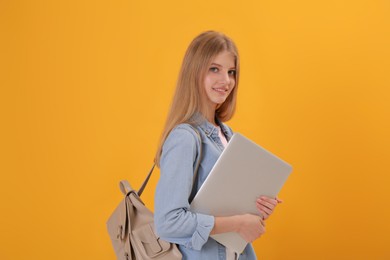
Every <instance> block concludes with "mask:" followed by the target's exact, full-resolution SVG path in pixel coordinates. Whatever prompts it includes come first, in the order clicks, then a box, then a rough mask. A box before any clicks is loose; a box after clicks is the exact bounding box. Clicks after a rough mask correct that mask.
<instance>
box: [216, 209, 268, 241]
mask: <svg viewBox="0 0 390 260" xmlns="http://www.w3.org/2000/svg"><path fill="white" fill-rule="evenodd" d="M226 232H237V233H238V234H240V236H241V237H242V238H243V239H244V240H245V241H246V242H248V243H250V242H253V241H254V240H256V239H257V238H259V237H260V236H261V235H262V234H264V233H265V224H264V221H263V220H262V219H261V217H259V216H256V215H252V214H244V215H235V216H230V217H215V223H214V227H213V229H212V231H211V234H212V235H216V234H220V233H226Z"/></svg>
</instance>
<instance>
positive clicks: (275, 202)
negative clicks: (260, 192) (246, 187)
mask: <svg viewBox="0 0 390 260" xmlns="http://www.w3.org/2000/svg"><path fill="white" fill-rule="evenodd" d="M258 201H265V202H267V203H270V204H272V205H275V206H276V205H278V200H277V198H269V197H266V196H261V197H260V198H258Z"/></svg>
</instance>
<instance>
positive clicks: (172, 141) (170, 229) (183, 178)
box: [154, 120, 257, 260]
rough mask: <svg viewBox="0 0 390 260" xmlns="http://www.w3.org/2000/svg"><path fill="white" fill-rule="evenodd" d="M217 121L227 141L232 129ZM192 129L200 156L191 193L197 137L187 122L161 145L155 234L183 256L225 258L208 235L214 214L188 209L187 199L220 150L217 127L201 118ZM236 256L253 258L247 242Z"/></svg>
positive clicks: (207, 259) (201, 259) (208, 259)
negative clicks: (199, 122) (200, 142)
mask: <svg viewBox="0 0 390 260" xmlns="http://www.w3.org/2000/svg"><path fill="white" fill-rule="evenodd" d="M217 123H218V124H219V125H220V127H221V130H222V132H223V134H224V135H225V136H226V139H227V140H229V139H230V138H231V136H232V135H233V132H232V130H231V129H230V128H229V127H227V126H226V125H225V124H223V123H221V122H220V121H219V120H217ZM196 128H197V130H198V132H199V134H200V135H201V138H202V158H201V161H200V166H199V170H198V176H197V178H196V179H195V184H194V190H193V191H192V192H191V190H192V182H193V176H194V170H195V167H196V164H197V160H198V151H199V139H198V137H197V134H196V133H195V131H194V130H193V129H192V128H191V126H190V125H188V124H180V125H178V126H176V127H175V128H174V129H173V130H172V131H171V133H170V134H169V135H168V137H167V139H166V141H165V143H164V145H163V149H162V155H161V159H160V170H161V176H160V180H159V182H158V184H157V188H156V193H155V200H154V201H155V205H154V207H155V208H154V211H155V212H154V222H155V226H156V231H157V234H158V235H159V236H160V237H161V238H162V239H164V240H166V241H169V242H171V243H176V244H177V245H178V247H179V249H180V251H181V252H182V254H183V259H189V260H217V259H218V260H225V259H226V249H225V247H224V246H223V245H221V244H219V243H218V242H216V241H215V240H214V239H212V238H211V237H210V232H211V230H212V229H213V227H214V217H213V216H210V215H204V214H199V213H194V212H191V211H190V210H189V209H190V205H189V198H190V201H191V200H192V198H193V197H194V196H195V193H196V192H197V191H198V190H199V188H200V186H202V184H203V182H204V181H205V179H206V177H207V175H208V174H209V172H210V171H211V168H212V167H213V166H214V164H215V162H216V161H217V159H218V157H219V156H220V155H221V153H222V151H223V149H224V146H223V144H222V142H221V140H220V138H219V136H218V129H217V128H216V127H215V126H214V125H213V124H211V123H209V122H208V121H206V120H203V123H201V124H199V125H198V126H197V127H196ZM239 259H240V260H247V259H248V260H255V259H257V258H256V255H255V253H254V250H253V247H252V245H251V244H248V246H247V247H246V248H245V250H244V252H243V253H242V254H241V255H240V257H239Z"/></svg>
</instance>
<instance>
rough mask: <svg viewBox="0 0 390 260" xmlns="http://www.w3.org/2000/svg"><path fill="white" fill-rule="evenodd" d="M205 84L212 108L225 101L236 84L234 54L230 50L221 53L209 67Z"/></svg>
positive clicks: (208, 100)
mask: <svg viewBox="0 0 390 260" xmlns="http://www.w3.org/2000/svg"><path fill="white" fill-rule="evenodd" d="M207 69H208V70H207V72H206V77H205V80H204V86H205V88H206V95H207V102H208V104H209V106H210V108H212V109H214V110H215V109H216V108H217V107H218V105H220V104H222V103H223V102H225V100H226V98H227V97H228V96H229V94H230V93H231V92H232V90H233V88H234V86H235V85H236V79H235V78H236V67H235V58H234V55H233V54H232V53H230V52H228V51H223V52H221V53H219V54H218V55H217V56H216V57H215V58H214V59H213V60H212V61H211V64H210V66H209V67H208V68H207Z"/></svg>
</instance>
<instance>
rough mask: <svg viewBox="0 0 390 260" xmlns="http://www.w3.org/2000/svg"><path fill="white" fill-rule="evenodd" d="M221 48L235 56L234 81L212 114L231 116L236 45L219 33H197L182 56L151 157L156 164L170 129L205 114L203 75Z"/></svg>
mask: <svg viewBox="0 0 390 260" xmlns="http://www.w3.org/2000/svg"><path fill="white" fill-rule="evenodd" d="M222 51H228V52H230V53H232V54H233V55H234V57H235V67H236V74H235V82H236V84H235V87H234V88H233V90H232V92H231V93H230V95H229V96H228V97H227V99H226V100H225V102H224V103H223V104H221V105H220V106H218V108H217V109H216V111H215V115H216V116H217V117H218V118H219V120H221V121H222V122H225V121H228V120H229V119H231V118H232V117H233V114H234V112H235V108H236V100H237V89H238V79H239V72H240V68H239V64H240V63H239V56H238V50H237V47H236V45H235V44H234V42H233V41H232V40H231V39H230V38H229V37H227V36H226V35H224V34H222V33H220V32H215V31H207V32H204V33H201V34H200V35H198V36H197V37H196V38H195V39H194V40H193V41H192V42H191V44H190V45H189V47H188V49H187V51H186V53H185V55H184V59H183V63H182V66H181V70H180V73H179V78H178V81H177V84H176V91H175V94H174V96H173V101H172V105H171V108H170V111H169V113H168V117H167V120H166V123H165V127H164V130H163V132H162V135H161V138H160V143H159V145H158V148H157V153H156V157H155V163H156V165H157V166H160V157H161V152H162V147H163V145H164V142H165V140H166V138H167V137H168V135H169V133H170V132H171V131H172V129H173V128H174V127H175V126H176V125H178V124H181V123H189V124H192V125H195V124H198V123H199V122H198V121H197V120H196V119H195V118H194V115H195V114H197V113H200V114H201V115H203V116H206V115H207V114H208V113H209V111H208V109H209V108H208V107H207V105H206V102H204V100H205V97H206V94H205V90H204V78H205V76H206V73H207V70H208V67H209V66H210V64H211V62H212V60H213V58H214V57H216V56H217V55H218V54H219V53H221V52H222Z"/></svg>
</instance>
